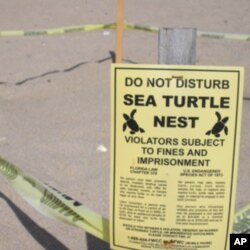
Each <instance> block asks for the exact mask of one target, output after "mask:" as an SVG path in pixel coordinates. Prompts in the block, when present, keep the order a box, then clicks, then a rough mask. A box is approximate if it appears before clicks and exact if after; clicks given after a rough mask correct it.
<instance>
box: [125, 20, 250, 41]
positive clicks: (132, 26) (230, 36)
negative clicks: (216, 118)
mask: <svg viewBox="0 0 250 250" xmlns="http://www.w3.org/2000/svg"><path fill="white" fill-rule="evenodd" d="M124 27H125V28H127V29H134V30H142V31H149V32H158V31H159V28H157V27H152V26H143V25H139V24H130V23H125V24H124ZM197 35H198V36H199V37H208V38H216V39H230V40H241V41H250V35H249V34H233V33H221V32H207V31H197Z"/></svg>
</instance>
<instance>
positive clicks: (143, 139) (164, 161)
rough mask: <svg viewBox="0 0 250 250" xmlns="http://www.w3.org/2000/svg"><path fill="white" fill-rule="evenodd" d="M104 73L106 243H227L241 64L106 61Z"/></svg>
mask: <svg viewBox="0 0 250 250" xmlns="http://www.w3.org/2000/svg"><path fill="white" fill-rule="evenodd" d="M111 72H112V73H111V90H112V91H111V100H112V101H111V114H112V115H111V125H112V126H111V134H112V138H111V185H110V190H111V192H110V193H111V197H110V207H111V211H110V222H111V223H110V236H111V238H110V242H111V248H112V249H134V250H135V249H137V250H140V249H141V250H146V249H175V250H183V249H185V250H188V249H190V250H191V249H192V250H199V249H202V250H204V249H209V250H218V249H220V250H227V249H228V246H229V245H228V244H229V240H228V239H229V234H230V232H231V230H232V223H233V220H232V219H233V214H234V204H235V192H236V181H237V169H238V154H239V139H240V125H241V109H242V99H243V69H242V68H240V67H212V66H210V67H206V66H169V65H126V64H114V65H112V71H111Z"/></svg>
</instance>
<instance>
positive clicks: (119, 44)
mask: <svg viewBox="0 0 250 250" xmlns="http://www.w3.org/2000/svg"><path fill="white" fill-rule="evenodd" d="M122 35H123V0H117V27H116V60H115V62H116V63H122Z"/></svg>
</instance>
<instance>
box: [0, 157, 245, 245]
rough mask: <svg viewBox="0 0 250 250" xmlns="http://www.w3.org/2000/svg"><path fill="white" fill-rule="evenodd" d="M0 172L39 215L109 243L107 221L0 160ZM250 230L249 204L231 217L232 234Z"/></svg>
mask: <svg viewBox="0 0 250 250" xmlns="http://www.w3.org/2000/svg"><path fill="white" fill-rule="evenodd" d="M0 172H1V173H2V174H3V175H4V176H5V177H6V178H7V179H8V180H9V181H10V182H11V184H12V185H13V187H14V188H15V190H16V191H17V192H18V193H19V194H20V195H21V196H22V197H23V198H24V199H25V200H26V201H27V202H28V203H29V204H30V205H32V206H33V207H34V208H35V209H37V210H38V211H39V212H40V213H42V214H44V215H46V216H48V217H50V218H54V219H57V220H60V221H63V222H66V223H68V224H71V225H74V226H77V227H79V228H81V229H83V230H85V231H87V232H88V233H90V234H92V235H94V236H95V237H97V238H99V239H101V240H103V241H106V242H108V243H109V220H108V219H106V218H104V217H103V216H101V215H99V214H97V213H95V212H93V211H91V210H89V209H88V208H86V207H84V206H83V205H82V204H81V203H79V202H78V201H75V200H74V199H72V198H71V197H69V196H67V195H65V194H63V193H62V192H60V191H58V190H57V189H55V188H53V187H51V186H49V185H48V184H45V183H42V182H41V181H39V180H38V179H36V178H35V177H32V176H30V175H28V174H26V173H24V172H23V171H22V170H21V169H20V168H18V167H16V166H14V165H13V164H11V163H9V162H7V161H6V160H4V159H2V158H0ZM249 230H250V203H249V204H247V205H246V206H245V207H243V208H241V209H240V210H238V211H237V212H236V214H235V217H234V228H233V233H235V234H239V233H246V232H248V231H249Z"/></svg>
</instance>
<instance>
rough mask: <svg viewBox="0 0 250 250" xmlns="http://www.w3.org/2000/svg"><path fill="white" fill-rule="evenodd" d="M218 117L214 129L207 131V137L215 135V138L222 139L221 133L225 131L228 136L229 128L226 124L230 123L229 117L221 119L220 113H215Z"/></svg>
mask: <svg viewBox="0 0 250 250" xmlns="http://www.w3.org/2000/svg"><path fill="white" fill-rule="evenodd" d="M215 114H216V116H217V122H216V123H215V124H214V126H213V128H212V129H211V130H209V131H207V133H206V135H210V134H213V135H214V136H215V137H220V132H221V131H222V130H224V132H225V135H227V134H228V127H227V126H226V123H227V121H228V119H229V118H228V117H224V118H223V119H222V118H221V114H220V113H219V112H215Z"/></svg>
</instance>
